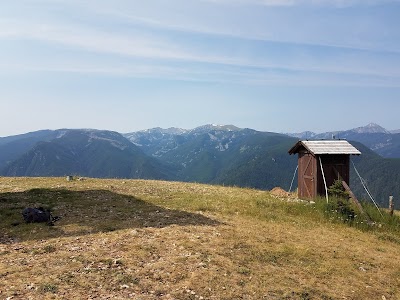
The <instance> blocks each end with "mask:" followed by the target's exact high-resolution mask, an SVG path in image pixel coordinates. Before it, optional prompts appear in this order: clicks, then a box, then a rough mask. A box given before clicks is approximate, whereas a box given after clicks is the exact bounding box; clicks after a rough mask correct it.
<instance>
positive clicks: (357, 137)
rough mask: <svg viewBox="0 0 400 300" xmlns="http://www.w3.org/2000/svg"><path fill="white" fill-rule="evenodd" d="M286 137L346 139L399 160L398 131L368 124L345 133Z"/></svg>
mask: <svg viewBox="0 0 400 300" xmlns="http://www.w3.org/2000/svg"><path fill="white" fill-rule="evenodd" d="M287 135H289V136H293V137H297V138H299V139H313V140H314V139H316V140H318V139H332V137H334V138H337V139H346V140H349V141H357V142H360V143H363V144H364V145H365V146H367V147H368V148H370V149H371V150H373V151H375V152H376V153H378V154H379V155H381V156H383V157H387V158H400V130H392V131H388V130H386V129H385V128H383V127H382V126H380V125H378V124H375V123H370V124H368V125H367V126H363V127H358V128H354V129H350V130H345V131H332V132H324V133H315V132H311V131H305V132H301V133H288V134H287Z"/></svg>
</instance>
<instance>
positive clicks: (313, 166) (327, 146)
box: [289, 140, 361, 199]
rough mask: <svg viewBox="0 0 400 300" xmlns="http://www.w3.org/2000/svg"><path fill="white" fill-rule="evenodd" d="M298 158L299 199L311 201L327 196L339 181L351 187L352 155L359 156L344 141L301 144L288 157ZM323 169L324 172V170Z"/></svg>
mask: <svg viewBox="0 0 400 300" xmlns="http://www.w3.org/2000/svg"><path fill="white" fill-rule="evenodd" d="M296 153H297V154H298V155H299V156H298V195H299V198H302V199H305V198H308V199H310V198H311V199H312V198H315V197H316V196H318V195H320V196H323V195H325V192H326V190H325V183H324V178H325V181H326V186H327V187H328V188H329V187H330V186H331V185H332V184H333V182H334V181H335V180H336V179H341V180H342V181H345V182H346V183H347V184H348V185H349V184H350V155H360V154H361V152H360V151H358V150H357V149H356V148H355V147H354V146H352V145H351V144H350V143H349V142H348V141H344V140H322V141H299V142H297V143H296V144H295V145H294V146H293V147H292V148H291V149H290V150H289V154H290V155H292V154H296ZM321 167H322V168H321Z"/></svg>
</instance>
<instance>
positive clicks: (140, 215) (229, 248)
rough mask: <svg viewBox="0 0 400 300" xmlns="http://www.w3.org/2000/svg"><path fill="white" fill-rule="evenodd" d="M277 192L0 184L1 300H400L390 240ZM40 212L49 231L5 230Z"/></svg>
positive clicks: (50, 181) (110, 183)
mask: <svg viewBox="0 0 400 300" xmlns="http://www.w3.org/2000/svg"><path fill="white" fill-rule="evenodd" d="M32 189H33V190H32ZM276 191H279V190H276ZM276 191H275V192H276ZM275 192H274V191H271V193H269V192H265V191H257V190H250V189H238V188H227V187H218V186H207V185H200V184H188V183H177V182H161V181H141V180H98V179H96V180H95V179H86V180H83V181H80V182H78V181H73V182H66V181H65V179H64V178H0V212H1V213H2V220H1V221H0V222H1V223H0V224H1V229H0V236H1V237H2V239H1V241H0V299H143V300H145V299H400V260H399V259H398V258H399V255H400V247H399V240H397V239H395V238H389V235H387V234H385V233H384V232H383V233H379V234H378V233H372V232H362V231H360V230H357V229H354V228H349V227H346V226H345V225H343V224H334V223H330V222H329V221H326V220H323V219H320V218H316V217H314V216H311V215H310V214H309V213H308V211H307V213H304V212H302V209H303V208H302V207H301V208H299V205H301V204H299V203H286V202H283V201H281V200H279V199H275V198H274V197H273V196H272V195H271V194H273V193H275ZM279 193H280V194H279V197H283V192H281V191H279ZM39 204H41V205H44V206H49V207H51V208H52V210H53V211H54V213H55V214H56V215H60V216H61V217H62V219H61V220H60V221H59V222H57V223H56V226H54V227H49V226H45V225H43V224H23V223H22V222H21V224H19V225H16V224H12V223H13V222H16V219H17V218H21V217H20V211H21V209H22V208H23V207H25V206H27V205H31V206H35V205H39ZM306 208H307V209H308V207H306ZM311 213H312V211H311ZM19 220H20V221H21V219H19Z"/></svg>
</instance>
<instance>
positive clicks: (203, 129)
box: [190, 124, 241, 133]
mask: <svg viewBox="0 0 400 300" xmlns="http://www.w3.org/2000/svg"><path fill="white" fill-rule="evenodd" d="M210 130H219V131H239V130H241V128H239V127H236V126H234V125H218V124H207V125H203V126H199V127H196V128H194V129H192V130H190V132H197V133H204V132H208V131H210Z"/></svg>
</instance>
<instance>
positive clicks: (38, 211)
mask: <svg viewBox="0 0 400 300" xmlns="http://www.w3.org/2000/svg"><path fill="white" fill-rule="evenodd" d="M22 216H23V217H24V220H25V222H26V223H47V225H54V223H53V222H55V221H57V220H59V219H60V218H59V217H53V216H52V215H51V213H50V210H48V209H44V208H43V207H37V208H36V207H27V208H25V209H24V210H23V211H22Z"/></svg>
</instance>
